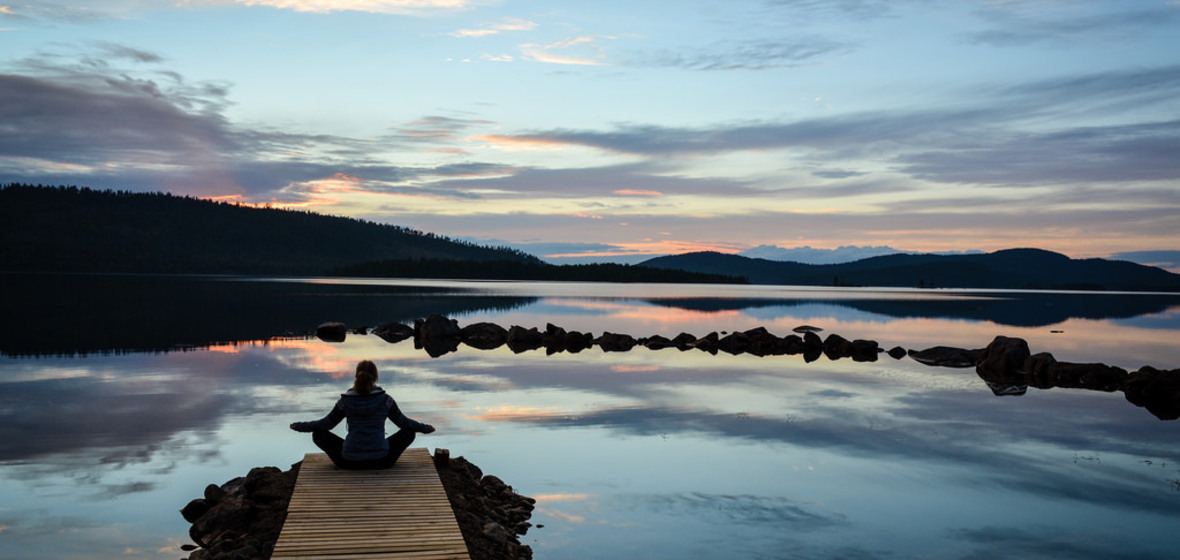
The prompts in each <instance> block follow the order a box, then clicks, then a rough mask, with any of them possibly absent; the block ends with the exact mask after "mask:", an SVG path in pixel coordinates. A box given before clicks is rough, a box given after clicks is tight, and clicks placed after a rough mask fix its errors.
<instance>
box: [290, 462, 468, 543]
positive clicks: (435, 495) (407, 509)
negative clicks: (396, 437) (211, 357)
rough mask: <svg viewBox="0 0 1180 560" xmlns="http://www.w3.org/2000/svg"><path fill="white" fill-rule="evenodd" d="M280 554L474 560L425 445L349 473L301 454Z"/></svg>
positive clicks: (329, 463)
mask: <svg viewBox="0 0 1180 560" xmlns="http://www.w3.org/2000/svg"><path fill="white" fill-rule="evenodd" d="M271 558H274V559H276V560H277V559H287V560H292V559H298V560H376V559H379V558H380V559H384V558H390V559H396V560H468V559H469V556H468V554H467V545H466V544H465V543H464V542H463V534H462V533H461V532H460V531H459V523H458V522H457V521H455V514H454V512H453V511H452V510H451V504H450V502H449V501H448V500H447V493H446V490H444V489H443V485H442V481H441V480H440V479H439V477H438V471H436V470H435V468H434V461H433V460H432V459H431V457H430V453H429V452H428V451H427V450H426V448H424V447H421V448H413V449H407V450H406V451H405V453H403V454H402V456H401V459H399V460H398V462H397V464H396V465H394V466H393V467H391V468H388V469H383V470H376V471H350V470H342V469H339V468H337V467H336V466H335V465H333V464H332V462H331V461H330V460H329V459H328V456H327V455H325V454H323V453H308V454H307V455H306V456H304V458H303V466H302V467H300V469H299V477H298V478H297V479H296V481H295V493H294V494H292V495H291V505H290V506H289V507H288V508H287V521H286V522H285V523H284V524H283V529H282V532H281V533H280V534H279V540H278V542H277V543H276V544H275V550H274V554H272V555H271Z"/></svg>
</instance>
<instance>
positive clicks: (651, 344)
mask: <svg viewBox="0 0 1180 560" xmlns="http://www.w3.org/2000/svg"><path fill="white" fill-rule="evenodd" d="M643 346H644V347H645V348H647V349H649V350H663V349H665V348H672V347H674V346H676V343H675V342H672V340H671V339H669V338H668V337H665V336H660V335H658V334H657V335H655V336H649V337H647V338H645V339H643Z"/></svg>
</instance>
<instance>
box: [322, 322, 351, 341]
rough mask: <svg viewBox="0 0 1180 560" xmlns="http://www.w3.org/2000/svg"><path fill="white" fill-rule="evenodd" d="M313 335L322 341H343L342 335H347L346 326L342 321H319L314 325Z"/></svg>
mask: <svg viewBox="0 0 1180 560" xmlns="http://www.w3.org/2000/svg"><path fill="white" fill-rule="evenodd" d="M315 335H316V336H317V337H318V338H319V339H320V340H322V341H324V342H344V337H345V336H347V335H348V328H347V327H345V326H344V323H337V322H328V323H321V324H320V326H318V327H316V329H315Z"/></svg>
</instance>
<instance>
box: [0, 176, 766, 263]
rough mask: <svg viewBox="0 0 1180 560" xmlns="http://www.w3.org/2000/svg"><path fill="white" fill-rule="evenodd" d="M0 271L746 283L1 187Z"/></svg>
mask: <svg viewBox="0 0 1180 560" xmlns="http://www.w3.org/2000/svg"><path fill="white" fill-rule="evenodd" d="M0 271H4V272H104V273H139V274H266V275H289V276H333V275H335V276H343V275H349V276H380V277H415V278H467V279H495V280H578V281H594V282H695V283H745V282H746V280H745V279H744V278H740V277H736V276H733V275H729V274H724V273H701V272H686V271H681V270H675V269H665V268H650V267H643V266H634V265H616V264H602V265H567V266H559V265H550V264H546V263H544V262H542V261H541V260H540V259H538V258H537V257H535V256H533V255H529V254H527V253H525V252H523V251H520V250H517V249H512V248H508V247H487V246H482V245H477V244H474V243H470V242H466V241H459V240H455V239H450V238H447V237H444V236H440V235H436V234H433V233H423V232H420V231H416V230H413V229H410V228H406V227H401V226H394V225H387V224H378V223H375V222H369V221H364V220H357V219H354V218H345V217H338V216H325V215H322V214H315V213H312V212H306V211H295V210H283V209H275V208H259V207H253V206H245V205H238V204H233V203H226V202H215V201H210V200H202V199H198V198H192V197H187V196H185V197H182V196H175V195H172V194H167V193H137V192H129V191H110V190H94V189H89V188H84V187H83V188H79V187H73V186H70V187H64V186H48V187H46V186H40V185H36V186H34V185H24V184H9V185H4V186H0Z"/></svg>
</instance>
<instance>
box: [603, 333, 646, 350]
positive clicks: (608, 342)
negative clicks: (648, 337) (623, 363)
mask: <svg viewBox="0 0 1180 560" xmlns="http://www.w3.org/2000/svg"><path fill="white" fill-rule="evenodd" d="M636 342H637V341H636V340H635V337H633V336H631V335H629V334H617V333H612V332H604V333H602V336H600V337H598V338H596V339H594V344H597V345H598V347H599V348H602V350H603V351H604V352H627V351H629V350H631V349H632V348H634V347H635V344H636Z"/></svg>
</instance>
